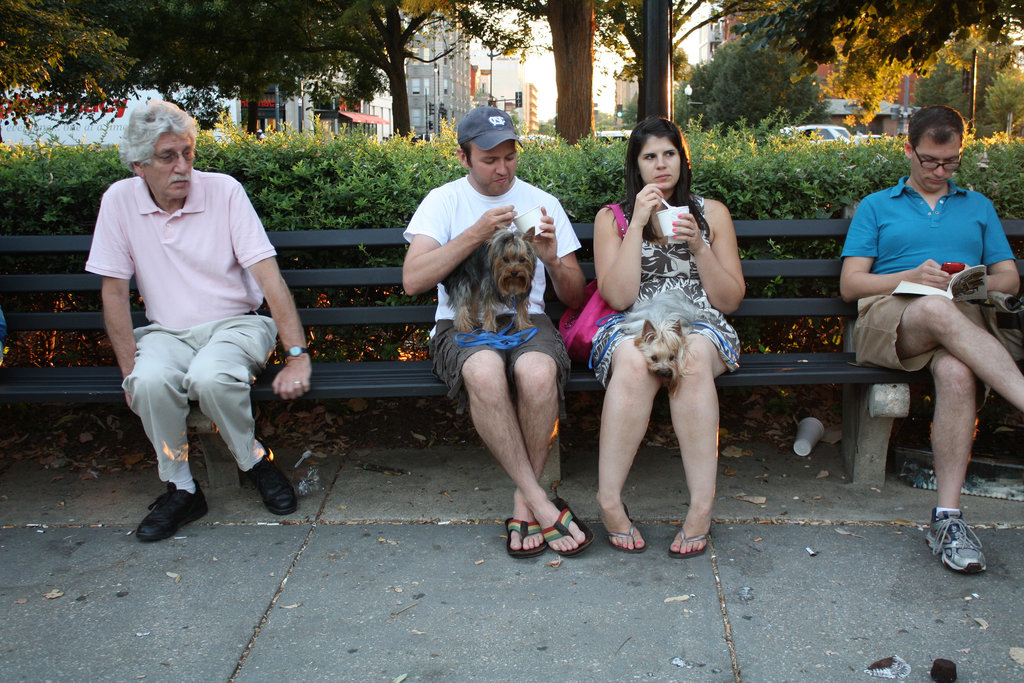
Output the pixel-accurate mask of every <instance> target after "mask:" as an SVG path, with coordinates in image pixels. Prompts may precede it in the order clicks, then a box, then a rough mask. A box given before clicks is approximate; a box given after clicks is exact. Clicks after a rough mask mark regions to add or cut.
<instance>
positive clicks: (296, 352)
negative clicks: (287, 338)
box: [288, 346, 306, 357]
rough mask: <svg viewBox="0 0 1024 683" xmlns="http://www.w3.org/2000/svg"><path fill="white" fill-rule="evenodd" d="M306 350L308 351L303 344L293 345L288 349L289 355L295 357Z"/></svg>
mask: <svg viewBox="0 0 1024 683" xmlns="http://www.w3.org/2000/svg"><path fill="white" fill-rule="evenodd" d="M305 352H306V349H304V348H302V347H301V346H293V347H292V348H290V349H288V355H289V356H293V357H294V356H301V355H302V354H304V353H305Z"/></svg>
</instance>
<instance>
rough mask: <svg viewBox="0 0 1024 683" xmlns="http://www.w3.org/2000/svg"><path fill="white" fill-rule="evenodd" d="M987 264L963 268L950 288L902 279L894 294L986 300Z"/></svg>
mask: <svg viewBox="0 0 1024 683" xmlns="http://www.w3.org/2000/svg"><path fill="white" fill-rule="evenodd" d="M987 270H988V269H987V268H986V267H985V266H971V267H970V268H966V269H964V270H961V271H960V272H959V273H957V274H956V275H954V276H953V277H952V278H951V279H950V281H949V288H948V289H939V288H938V287H929V286H928V285H922V284H918V283H916V282H909V281H907V280H900V283H899V284H898V285H896V289H894V290H892V293H893V294H914V295H919V296H927V295H929V294H936V295H938V296H944V297H946V298H947V299H953V300H955V301H984V300H985V299H987V298H988V287H987V282H988V277H987Z"/></svg>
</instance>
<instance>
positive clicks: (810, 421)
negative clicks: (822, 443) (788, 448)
mask: <svg viewBox="0 0 1024 683" xmlns="http://www.w3.org/2000/svg"><path fill="white" fill-rule="evenodd" d="M824 433H825V425H823V424H821V420H819V419H818V418H816V417H805V418H804V419H802V420H800V422H799V424H797V426H796V438H795V439H793V452H794V453H796V454H797V455H810V452H811V449H813V448H814V445H815V444H816V443H818V439H820V438H821V437H822V435H823V434H824Z"/></svg>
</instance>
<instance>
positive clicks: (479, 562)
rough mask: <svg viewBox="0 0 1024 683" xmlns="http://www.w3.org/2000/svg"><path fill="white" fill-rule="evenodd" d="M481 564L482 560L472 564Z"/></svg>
mask: <svg viewBox="0 0 1024 683" xmlns="http://www.w3.org/2000/svg"><path fill="white" fill-rule="evenodd" d="M483 563H484V561H483V560H477V561H476V562H474V563H473V564H483Z"/></svg>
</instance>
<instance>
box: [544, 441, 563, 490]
mask: <svg viewBox="0 0 1024 683" xmlns="http://www.w3.org/2000/svg"><path fill="white" fill-rule="evenodd" d="M561 478H562V449H561V448H560V446H559V444H558V430H557V429H556V430H555V436H554V437H553V438H552V439H551V449H550V450H549V451H548V460H547V462H546V463H544V471H543V472H541V474H540V486H541V488H542V489H544V490H545V491H550V490H551V485H552V484H554V483H555V482H556V481H559V480H561Z"/></svg>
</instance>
